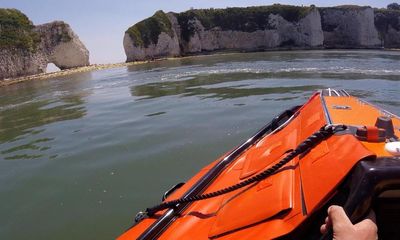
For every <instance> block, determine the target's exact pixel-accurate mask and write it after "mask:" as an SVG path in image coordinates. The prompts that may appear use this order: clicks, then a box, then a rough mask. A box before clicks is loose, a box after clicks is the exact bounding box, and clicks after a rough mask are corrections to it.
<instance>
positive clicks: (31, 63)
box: [0, 9, 89, 79]
mask: <svg viewBox="0 0 400 240" xmlns="http://www.w3.org/2000/svg"><path fill="white" fill-rule="evenodd" d="M0 33H1V38H0V79H4V78H11V77H19V76H26V75H32V74H37V73H43V72H45V71H46V68H47V64H48V63H54V64H55V65H56V66H57V67H59V68H60V69H67V68H73V67H79V66H86V65H89V52H88V50H87V49H86V47H85V46H84V45H83V43H82V42H81V41H80V40H79V38H78V36H76V34H75V33H74V32H73V31H72V29H71V28H70V26H69V25H68V24H66V23H64V22H60V21H57V22H52V23H47V24H43V25H38V26H34V25H33V24H32V23H31V22H30V21H29V19H28V18H27V17H26V16H25V15H24V14H23V13H21V12H20V11H18V10H15V9H0Z"/></svg>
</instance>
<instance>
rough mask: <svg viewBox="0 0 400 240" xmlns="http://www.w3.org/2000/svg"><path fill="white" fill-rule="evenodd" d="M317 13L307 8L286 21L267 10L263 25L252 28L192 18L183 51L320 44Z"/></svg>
mask: <svg viewBox="0 0 400 240" xmlns="http://www.w3.org/2000/svg"><path fill="white" fill-rule="evenodd" d="M319 18H320V16H319V13H318V11H317V10H316V9H313V10H310V11H309V12H308V13H306V15H305V16H304V17H303V18H301V19H300V20H298V21H289V20H287V19H285V18H283V17H282V16H281V15H279V14H270V15H269V16H268V18H267V19H266V21H265V26H264V27H262V28H260V29H258V30H255V31H244V30H240V29H239V30H230V29H226V28H223V27H221V26H215V27H213V28H211V29H210V28H206V27H204V26H203V24H202V22H201V21H199V20H198V19H196V18H193V19H192V20H191V21H192V23H191V24H192V27H193V29H195V31H194V32H193V34H192V36H190V37H189V40H188V41H187V42H186V41H182V47H183V52H184V53H196V52H202V51H214V50H221V49H241V50H246V51H255V50H263V49H271V48H280V47H317V46H321V45H322V39H323V35H322V31H321V30H320V29H321V26H320V25H319V23H320V21H318V19H319Z"/></svg>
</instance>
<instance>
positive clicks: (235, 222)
mask: <svg viewBox="0 0 400 240" xmlns="http://www.w3.org/2000/svg"><path fill="white" fill-rule="evenodd" d="M325 101H326V103H327V107H328V111H329V115H330V117H331V119H332V120H333V122H334V123H343V124H350V125H356V126H370V125H371V124H372V126H373V125H374V124H375V120H376V117H377V116H379V115H381V114H382V113H381V112H380V110H377V109H376V108H374V107H373V106H370V105H368V104H365V103H362V102H360V101H358V100H357V99H356V98H352V97H325ZM335 105H336V106H339V105H346V106H349V107H350V108H348V110H345V109H344V108H335V107H334V106H335ZM325 116H326V115H325V113H324V110H323V106H322V100H321V97H320V95H319V94H317V95H314V96H312V97H311V99H310V100H309V101H308V102H307V103H306V104H305V105H304V106H303V107H302V108H301V109H300V113H299V115H297V116H296V117H295V118H294V119H293V120H292V121H291V122H290V123H289V124H288V125H287V126H286V127H285V128H283V129H282V130H281V131H278V132H276V133H273V134H270V135H267V136H265V137H264V138H263V139H261V140H260V141H259V142H258V143H256V144H255V145H254V146H252V147H251V148H249V149H248V150H247V151H245V152H244V153H243V154H242V155H241V156H239V157H238V158H237V159H236V160H235V161H234V162H233V163H232V164H231V165H230V166H229V167H227V168H226V169H225V170H224V171H223V172H222V173H221V174H220V175H219V176H218V177H217V179H216V180H215V181H214V182H213V183H212V184H211V185H210V186H209V187H208V188H207V190H206V191H205V192H206V193H207V192H213V191H216V190H220V189H222V188H225V187H227V186H230V185H233V184H236V183H238V182H240V181H243V180H245V179H247V178H249V177H252V176H254V175H255V174H257V173H260V172H261V171H263V170H265V169H266V168H268V167H270V166H272V165H273V164H274V163H276V162H277V161H279V160H281V159H282V158H283V157H284V156H285V154H286V152H287V151H288V150H290V149H294V148H295V147H296V146H297V145H298V144H299V143H300V142H302V141H303V140H304V139H306V138H307V137H309V136H310V135H311V134H312V133H314V132H315V131H317V130H318V129H319V128H320V127H321V126H323V125H325V124H326V121H327V120H326V117H325ZM393 122H394V124H395V128H396V134H397V135H398V136H400V133H399V130H398V128H399V126H400V121H399V119H397V118H393ZM375 155H377V156H385V155H387V153H385V152H384V150H383V147H382V143H370V142H360V141H359V140H358V139H356V138H355V137H354V136H352V135H350V134H344V135H335V136H332V137H330V138H329V139H327V140H326V141H323V142H322V143H320V144H319V145H318V146H316V147H315V148H314V149H312V150H311V151H310V152H308V153H307V154H306V155H305V156H304V157H302V158H301V159H299V157H296V158H295V159H293V160H292V161H290V162H289V163H288V164H286V165H285V166H284V167H283V168H282V169H281V170H280V171H279V172H278V173H277V174H275V175H273V176H271V177H269V178H267V179H265V180H263V181H261V182H259V183H256V184H254V185H252V186H248V187H247V188H244V189H239V190H236V191H234V192H232V193H228V194H226V195H223V196H219V197H215V198H211V199H207V200H202V201H198V202H194V203H192V204H191V205H190V206H189V207H188V208H187V209H186V210H185V211H184V213H183V214H182V215H181V216H180V217H178V218H176V220H175V221H174V222H173V223H172V224H171V225H170V226H169V227H168V228H167V229H166V230H165V231H164V232H163V233H162V235H161V236H160V237H159V239H190V240H195V239H210V238H212V239H221V240H231V239H232V240H233V239H274V238H277V237H279V236H283V235H285V234H288V233H290V232H291V231H293V230H294V229H295V228H296V227H297V226H299V225H300V224H301V223H302V222H303V221H304V220H305V219H306V218H307V217H308V216H309V215H310V214H312V213H313V212H315V211H316V210H318V209H319V208H320V207H321V206H322V204H324V203H325V201H326V200H327V198H328V197H330V195H331V193H332V192H333V191H334V190H335V188H336V187H337V186H338V184H340V183H341V181H343V179H344V177H345V176H346V175H347V174H348V173H349V171H350V170H351V168H352V167H353V166H354V165H355V164H356V163H357V162H358V161H360V160H361V159H363V158H365V157H374V156H375ZM218 161H219V160H217V161H215V162H214V163H212V164H210V166H208V167H206V168H204V169H202V170H201V171H200V172H199V173H198V174H197V175H196V176H195V177H193V178H192V179H191V180H190V181H188V182H187V183H186V184H185V185H184V186H183V187H182V188H181V189H179V190H177V191H176V192H175V193H173V194H172V196H170V197H169V199H168V200H171V199H176V198H179V197H181V196H182V195H183V194H184V193H185V192H186V191H187V190H188V189H189V188H190V187H191V186H192V185H193V184H195V182H197V181H198V180H199V179H200V178H201V176H203V175H204V174H205V173H206V172H207V171H208V170H209V169H210V168H211V167H212V165H214V164H215V163H216V162H218ZM303 204H304V205H303ZM154 221H155V219H145V220H143V221H142V222H140V223H139V224H137V225H136V226H135V227H133V228H132V229H130V230H129V231H127V232H126V233H125V234H123V235H122V236H121V237H120V238H119V240H127V239H136V238H137V237H138V236H139V235H140V234H141V233H142V232H143V231H145V230H146V229H147V227H148V226H149V225H150V224H152V223H153V222H154Z"/></svg>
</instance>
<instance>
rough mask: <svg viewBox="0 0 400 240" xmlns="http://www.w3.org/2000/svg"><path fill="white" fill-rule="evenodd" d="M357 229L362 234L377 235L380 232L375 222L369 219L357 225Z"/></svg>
mask: <svg viewBox="0 0 400 240" xmlns="http://www.w3.org/2000/svg"><path fill="white" fill-rule="evenodd" d="M355 227H356V229H357V230H358V231H360V232H364V233H369V234H374V235H376V234H377V232H378V227H377V226H376V224H375V222H374V221H372V220H371V219H369V218H367V219H364V220H362V221H361V222H359V223H357V224H356V225H355Z"/></svg>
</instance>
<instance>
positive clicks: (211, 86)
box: [131, 73, 324, 100]
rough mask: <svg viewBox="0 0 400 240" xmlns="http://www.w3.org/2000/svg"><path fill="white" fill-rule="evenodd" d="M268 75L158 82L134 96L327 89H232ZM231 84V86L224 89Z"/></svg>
mask: <svg viewBox="0 0 400 240" xmlns="http://www.w3.org/2000/svg"><path fill="white" fill-rule="evenodd" d="M265 77H266V75H265V74H254V73H234V74H210V75H207V76H192V79H188V80H181V81H168V82H156V83H149V84H143V85H138V86H133V87H132V88H131V94H132V95H133V96H137V97H143V98H141V99H151V98H158V97H165V96H175V95H182V96H204V97H203V98H216V99H219V100H222V99H232V98H240V97H248V96H259V95H267V94H277V93H285V94H290V93H298V92H303V91H312V90H315V89H320V88H324V86H322V85H307V86H286V87H283V86H282V87H281V86H279V87H276V86H271V87H251V86H250V85H248V84H241V85H235V86H232V82H239V81H245V80H250V79H251V80H257V79H264V78H265ZM224 83H229V84H227V85H230V86H221V85H223V84H224Z"/></svg>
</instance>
